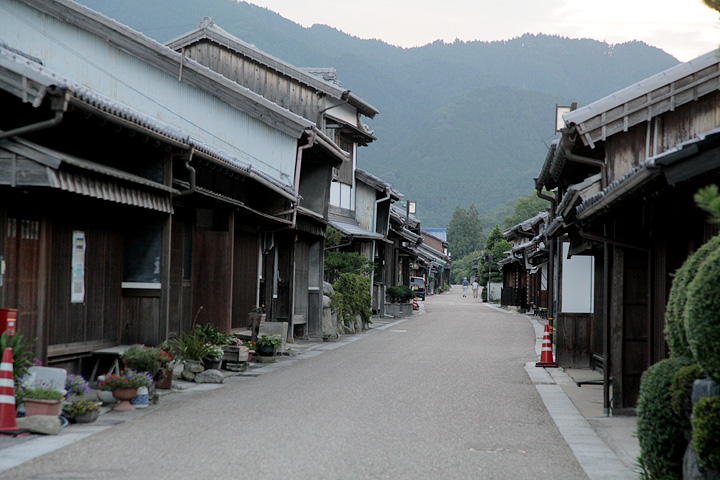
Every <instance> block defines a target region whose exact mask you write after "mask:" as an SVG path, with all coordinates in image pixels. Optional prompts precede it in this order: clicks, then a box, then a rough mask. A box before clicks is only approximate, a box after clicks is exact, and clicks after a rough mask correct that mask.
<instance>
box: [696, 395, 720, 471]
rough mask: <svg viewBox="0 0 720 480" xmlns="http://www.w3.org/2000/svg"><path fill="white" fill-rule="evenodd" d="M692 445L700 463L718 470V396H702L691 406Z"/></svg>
mask: <svg viewBox="0 0 720 480" xmlns="http://www.w3.org/2000/svg"><path fill="white" fill-rule="evenodd" d="M692 426H693V439H692V445H693V448H694V449H695V452H696V453H697V457H698V460H699V461H700V465H702V466H703V467H705V468H709V469H710V470H714V471H716V472H719V471H720V397H708V398H702V399H700V401H699V402H697V403H696V404H695V408H693V418H692Z"/></svg>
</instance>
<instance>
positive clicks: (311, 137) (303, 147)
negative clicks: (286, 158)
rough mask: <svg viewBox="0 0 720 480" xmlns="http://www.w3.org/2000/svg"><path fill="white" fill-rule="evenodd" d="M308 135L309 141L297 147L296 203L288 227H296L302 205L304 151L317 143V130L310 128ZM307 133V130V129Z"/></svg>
mask: <svg viewBox="0 0 720 480" xmlns="http://www.w3.org/2000/svg"><path fill="white" fill-rule="evenodd" d="M309 132H310V133H309V136H308V143H307V144H305V145H300V146H299V147H298V149H297V161H296V162H295V197H296V198H295V205H294V207H293V214H292V226H290V227H288V228H295V226H296V222H297V211H298V208H299V207H300V171H301V170H302V157H303V151H304V150H307V149H308V148H310V147H312V146H313V145H314V144H315V137H317V133H315V130H314V129H313V130H310V131H309ZM306 133H307V131H306Z"/></svg>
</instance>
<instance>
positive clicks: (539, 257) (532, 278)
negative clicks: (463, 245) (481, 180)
mask: <svg viewBox="0 0 720 480" xmlns="http://www.w3.org/2000/svg"><path fill="white" fill-rule="evenodd" d="M548 216H549V214H548V213H547V212H542V213H539V214H537V215H535V216H534V217H532V218H529V219H527V220H525V221H524V222H521V223H519V224H517V225H515V226H513V227H512V228H510V229H508V230H507V231H505V232H504V233H503V238H505V240H507V241H508V242H510V243H511V244H512V245H513V248H512V250H511V252H510V255H508V256H507V258H504V259H503V260H501V261H499V262H498V266H499V267H500V268H501V269H502V273H503V287H502V292H501V295H500V304H501V305H503V306H507V307H517V308H518V309H520V310H522V311H527V310H532V312H533V313H540V311H541V310H543V309H547V255H546V253H547V249H546V248H545V246H544V244H543V242H542V241H541V236H540V232H541V231H542V229H543V228H544V227H545V225H546V224H547V219H548ZM543 252H545V255H543Z"/></svg>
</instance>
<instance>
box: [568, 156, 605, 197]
mask: <svg viewBox="0 0 720 480" xmlns="http://www.w3.org/2000/svg"><path fill="white" fill-rule="evenodd" d="M565 156H566V157H567V158H568V160H570V161H573V162H577V163H584V164H586V165H593V166H595V167H599V168H600V189H601V190H602V189H604V188H605V187H607V170H606V167H607V165H606V163H605V162H604V161H603V160H598V159H596V158H589V157H583V156H580V155H575V154H574V153H570V152H567V153H566V154H565Z"/></svg>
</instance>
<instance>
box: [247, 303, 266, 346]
mask: <svg viewBox="0 0 720 480" xmlns="http://www.w3.org/2000/svg"><path fill="white" fill-rule="evenodd" d="M248 322H249V323H250V331H251V332H252V340H253V341H255V340H257V336H258V331H259V330H260V326H261V325H263V324H264V323H265V304H261V305H253V306H252V308H251V309H250V313H248Z"/></svg>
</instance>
